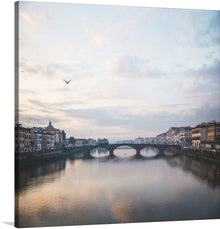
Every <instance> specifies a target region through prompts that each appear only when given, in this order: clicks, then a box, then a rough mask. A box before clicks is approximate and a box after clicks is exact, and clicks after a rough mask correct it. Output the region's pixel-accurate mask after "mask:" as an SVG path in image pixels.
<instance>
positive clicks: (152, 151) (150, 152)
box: [140, 146, 161, 159]
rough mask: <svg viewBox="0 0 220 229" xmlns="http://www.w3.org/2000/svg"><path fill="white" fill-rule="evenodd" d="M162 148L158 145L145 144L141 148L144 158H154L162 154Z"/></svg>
mask: <svg viewBox="0 0 220 229" xmlns="http://www.w3.org/2000/svg"><path fill="white" fill-rule="evenodd" d="M160 153H161V148H159V147H156V146H145V147H143V148H141V149H140V155H141V156H142V157H144V158H146V159H147V158H148V159H152V158H156V157H158V156H159V155H160Z"/></svg>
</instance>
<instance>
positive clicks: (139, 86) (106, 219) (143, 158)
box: [15, 1, 220, 227]
mask: <svg viewBox="0 0 220 229" xmlns="http://www.w3.org/2000/svg"><path fill="white" fill-rule="evenodd" d="M219 31H220V12H219V11H216V10H190V9H169V8H150V7H131V6H111V5H105V6H104V5H89V4H88V5H87V4H70V3H45V2H22V1H21V2H16V3H15V48H16V50H15V226H16V227H41V226H42V227H43V226H69V225H89V224H113V223H135V222H156V221H174V220H199V219H219V218H220V106H219V105H220V94H219V93H220V90H219V89H220V56H219V50H220V36H219Z"/></svg>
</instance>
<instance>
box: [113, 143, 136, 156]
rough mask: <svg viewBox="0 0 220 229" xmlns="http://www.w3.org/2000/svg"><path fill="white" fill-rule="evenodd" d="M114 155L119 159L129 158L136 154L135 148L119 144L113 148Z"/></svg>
mask: <svg viewBox="0 0 220 229" xmlns="http://www.w3.org/2000/svg"><path fill="white" fill-rule="evenodd" d="M114 155H115V156H116V157H119V158H121V159H123V158H126V159H127V158H130V157H134V156H135V155H136V149H134V148H132V147H130V146H120V147H118V148H116V149H115V150H114Z"/></svg>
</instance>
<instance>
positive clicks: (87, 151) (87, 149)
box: [70, 143, 181, 157]
mask: <svg viewBox="0 0 220 229" xmlns="http://www.w3.org/2000/svg"><path fill="white" fill-rule="evenodd" d="M122 146H129V147H131V148H133V149H135V150H136V155H135V156H136V157H141V153H140V151H141V150H142V149H144V148H146V147H154V148H156V149H158V150H159V153H158V154H157V157H164V156H166V155H165V154H164V150H166V149H175V155H177V154H180V148H181V147H180V146H179V145H162V144H127V143H126V144H103V145H84V146H81V147H74V148H70V150H71V149H72V150H73V151H74V150H75V149H81V150H82V151H83V152H84V153H85V157H91V151H92V150H94V149H96V148H104V149H106V150H108V151H109V156H110V157H114V150H115V149H117V148H119V147H122Z"/></svg>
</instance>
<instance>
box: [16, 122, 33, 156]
mask: <svg viewBox="0 0 220 229" xmlns="http://www.w3.org/2000/svg"><path fill="white" fill-rule="evenodd" d="M15 151H16V152H18V153H21V152H28V151H31V130H30V129H29V128H24V127H22V125H21V124H17V125H16V126H15Z"/></svg>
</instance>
